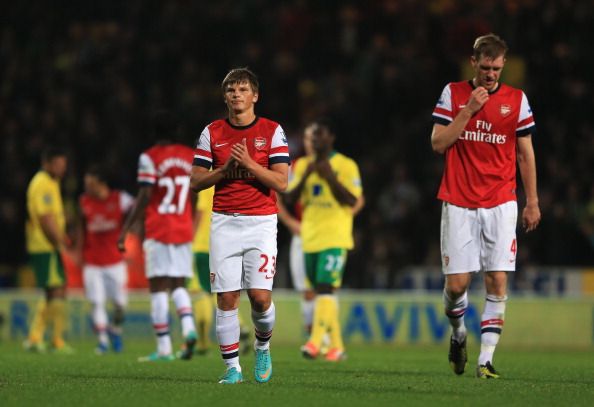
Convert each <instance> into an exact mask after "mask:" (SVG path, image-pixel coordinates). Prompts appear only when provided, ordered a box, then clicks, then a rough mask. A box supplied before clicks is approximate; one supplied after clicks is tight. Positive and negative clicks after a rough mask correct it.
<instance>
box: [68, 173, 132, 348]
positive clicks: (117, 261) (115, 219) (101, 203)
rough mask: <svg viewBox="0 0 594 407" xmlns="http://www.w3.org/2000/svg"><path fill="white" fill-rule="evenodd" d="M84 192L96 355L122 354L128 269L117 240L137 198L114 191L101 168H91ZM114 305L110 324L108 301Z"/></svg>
mask: <svg viewBox="0 0 594 407" xmlns="http://www.w3.org/2000/svg"><path fill="white" fill-rule="evenodd" d="M84 186H85V192H84V193H83V194H82V195H81V196H80V199H79V206H80V212H81V225H80V226H81V231H80V232H81V233H80V235H81V236H80V238H81V241H80V242H77V243H78V244H79V245H82V258H83V263H84V266H83V279H84V286H85V291H86V295H87V298H88V299H89V301H90V302H91V304H92V306H93V311H92V319H93V327H94V329H95V332H96V334H97V341H98V342H97V347H96V348H95V353H97V354H99V355H102V354H104V353H106V352H107V350H108V349H109V342H110V341H109V340H111V345H112V348H113V350H114V352H118V353H119V352H121V351H122V346H123V343H122V324H123V322H124V310H125V307H126V305H127V303H128V292H127V281H128V269H127V266H126V263H125V261H124V258H123V255H122V253H121V252H120V251H119V250H118V248H117V241H118V237H119V235H120V232H121V230H122V226H123V224H124V220H125V216H126V214H127V213H128V211H129V210H130V209H131V208H132V205H133V204H134V198H133V197H132V196H130V194H128V193H127V192H125V191H119V190H116V189H111V188H110V186H109V184H108V181H107V177H106V175H105V172H104V170H103V169H102V168H99V167H91V168H89V169H88V170H87V171H86V173H85V176H84ZM107 300H111V301H112V302H113V317H112V319H111V324H110V323H109V319H108V316H107V310H106V305H107V304H106V302H107Z"/></svg>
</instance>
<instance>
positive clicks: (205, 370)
mask: <svg viewBox="0 0 594 407" xmlns="http://www.w3.org/2000/svg"><path fill="white" fill-rule="evenodd" d="M73 345H74V346H75V347H76V349H77V351H76V353H75V354H74V355H52V354H31V353H27V352H25V351H23V350H22V349H21V348H20V346H19V345H18V344H16V343H13V342H4V343H0V405H1V406H4V407H6V406H62V407H65V406H127V407H133V406H176V407H177V406H233V407H236V406H279V407H289V406H300V407H303V406H305V407H310V406H311V407H313V406H342V407H344V406H367V405H368V406H384V405H385V406H399V405H401V406H402V405H404V406H409V405H415V406H431V405H439V406H460V405H482V406H510V405H514V406H515V405H517V406H535V405H538V406H543V405H554V406H591V405H594V353H593V352H592V351H591V350H584V351H577V350H574V351H560V350H527V349H521V350H513V349H508V348H505V346H500V349H499V351H498V354H497V357H496V360H495V366H496V367H497V369H498V370H499V371H500V373H501V374H502V378H501V379H499V380H480V379H477V378H476V377H474V369H475V366H474V362H475V359H476V355H477V351H478V349H474V348H469V358H470V360H469V365H468V369H467V371H466V373H465V374H464V375H462V376H455V375H454V374H453V373H452V372H451V370H450V368H449V366H448V363H447V348H446V347H442V346H440V347H436V346H429V347H427V346H407V347H399V346H395V345H391V346H373V347H365V346H363V345H351V346H349V348H348V354H349V357H348V359H347V360H346V361H343V362H340V363H334V364H333V363H329V362H325V361H323V360H315V361H311V360H305V359H303V358H302V357H301V355H300V353H299V350H298V347H296V346H286V345H277V344H273V347H272V357H273V366H274V371H273V372H274V373H273V376H272V379H271V381H270V382H269V383H266V384H258V383H256V381H255V380H254V377H253V371H252V369H253V365H254V357H253V354H252V353H251V352H250V353H248V354H247V355H242V357H241V362H242V363H241V364H242V368H243V375H244V382H243V383H241V384H238V385H220V384H217V378H218V377H219V376H220V375H221V373H222V372H223V370H224V368H223V362H222V360H221V358H220V356H219V355H218V353H217V352H215V349H214V348H213V350H212V351H211V352H210V353H209V354H208V355H206V356H195V357H194V358H193V359H192V360H191V361H181V360H176V361H174V362H158V363H138V362H137V361H136V359H137V357H138V356H140V355H146V354H148V353H150V352H151V351H152V350H153V346H154V345H153V343H152V342H150V343H149V342H148V341H147V342H141V343H132V342H129V343H126V349H125V352H124V353H122V354H121V355H114V354H108V355H105V356H96V355H95V354H94V353H93V344H91V343H87V342H78V343H73Z"/></svg>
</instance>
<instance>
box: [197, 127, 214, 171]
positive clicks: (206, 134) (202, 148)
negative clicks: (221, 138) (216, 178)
mask: <svg viewBox="0 0 594 407" xmlns="http://www.w3.org/2000/svg"><path fill="white" fill-rule="evenodd" d="M192 165H195V166H200V167H204V168H207V169H210V167H212V150H211V149H210V131H209V130H208V126H207V127H205V128H204V130H202V133H200V137H198V142H197V143H196V151H195V152H194V161H193V162H192Z"/></svg>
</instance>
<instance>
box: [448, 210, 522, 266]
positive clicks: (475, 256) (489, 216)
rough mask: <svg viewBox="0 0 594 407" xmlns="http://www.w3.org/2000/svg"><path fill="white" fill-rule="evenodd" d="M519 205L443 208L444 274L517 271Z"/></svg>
mask: <svg viewBox="0 0 594 407" xmlns="http://www.w3.org/2000/svg"><path fill="white" fill-rule="evenodd" d="M517 219H518V204H517V202H516V201H509V202H506V203H504V204H501V205H498V206H496V207H493V208H477V209H469V208H462V207H459V206H456V205H452V204H450V203H447V202H444V203H443V204H442V208H441V268H442V271H443V273H444V274H457V273H468V272H478V271H515V269H516V252H517V243H516V223H517Z"/></svg>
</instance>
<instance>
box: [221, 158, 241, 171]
mask: <svg viewBox="0 0 594 407" xmlns="http://www.w3.org/2000/svg"><path fill="white" fill-rule="evenodd" d="M238 165H239V163H238V162H237V161H236V160H235V159H234V158H233V157H230V158H229V159H228V160H227V162H225V165H223V167H222V168H221V171H223V174H226V173H228V172H229V171H233V170H234V169H236V168H237V166H238Z"/></svg>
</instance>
